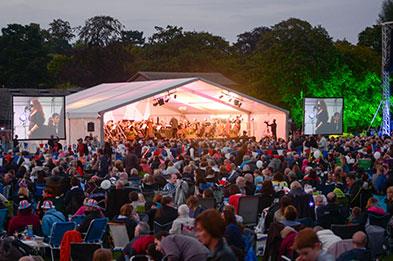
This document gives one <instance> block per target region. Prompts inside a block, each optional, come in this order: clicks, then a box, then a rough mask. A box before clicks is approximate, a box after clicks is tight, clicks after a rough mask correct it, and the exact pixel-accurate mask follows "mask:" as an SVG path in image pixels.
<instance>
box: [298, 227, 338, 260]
mask: <svg viewBox="0 0 393 261" xmlns="http://www.w3.org/2000/svg"><path fill="white" fill-rule="evenodd" d="M293 249H294V250H296V252H297V254H298V255H299V257H298V259H296V260H313V261H318V260H323V261H334V257H333V256H332V255H330V254H328V253H327V252H326V251H325V250H323V249H322V246H321V242H320V240H319V238H318V236H317V233H315V232H314V231H313V229H312V228H305V229H303V230H301V231H300V232H299V233H298V234H297V235H296V237H295V241H294V243H293Z"/></svg>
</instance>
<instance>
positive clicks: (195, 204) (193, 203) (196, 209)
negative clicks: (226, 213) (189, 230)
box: [186, 196, 205, 218]
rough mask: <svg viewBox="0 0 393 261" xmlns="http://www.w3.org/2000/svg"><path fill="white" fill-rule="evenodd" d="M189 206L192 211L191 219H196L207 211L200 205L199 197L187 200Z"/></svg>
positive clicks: (191, 197)
mask: <svg viewBox="0 0 393 261" xmlns="http://www.w3.org/2000/svg"><path fill="white" fill-rule="evenodd" d="M186 204H187V206H188V207H189V209H190V217H191V218H196V217H197V216H198V215H199V214H201V213H202V211H204V210H205V208H203V207H202V206H201V205H200V204H199V199H198V197H197V196H190V197H189V198H188V199H187V202H186Z"/></svg>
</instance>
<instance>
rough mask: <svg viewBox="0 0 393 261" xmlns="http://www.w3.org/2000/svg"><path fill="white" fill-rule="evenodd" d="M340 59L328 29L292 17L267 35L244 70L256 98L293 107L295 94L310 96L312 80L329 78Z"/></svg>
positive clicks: (296, 95) (273, 28)
mask: <svg viewBox="0 0 393 261" xmlns="http://www.w3.org/2000/svg"><path fill="white" fill-rule="evenodd" d="M337 59H338V55H337V50H336V48H335V46H334V44H333V42H332V39H331V38H330V36H329V35H328V33H327V31H326V30H325V29H324V28H322V27H320V26H317V27H313V26H311V25H310V24H309V23H308V22H306V21H302V20H299V19H295V18H291V19H288V20H286V21H282V22H280V23H278V24H276V25H274V26H273V27H272V28H271V31H270V32H266V33H265V34H264V37H263V38H261V39H260V41H259V42H258V44H257V47H256V50H255V52H254V53H253V54H252V55H251V56H250V57H249V59H248V60H247V62H246V63H245V64H244V66H243V68H242V71H245V72H248V75H249V76H248V77H245V78H247V79H249V85H250V87H251V89H253V90H254V91H253V94H254V95H255V96H256V97H258V98H260V99H264V100H267V101H269V102H271V103H273V104H276V105H280V106H283V107H286V108H289V109H291V108H293V107H292V105H293V97H298V96H299V95H300V94H301V93H302V94H303V95H307V82H308V81H309V80H315V81H320V80H323V79H326V78H327V77H329V75H330V72H331V71H332V69H333V68H334V67H335V66H336V64H337ZM297 123H300V122H299V121H298V122H297Z"/></svg>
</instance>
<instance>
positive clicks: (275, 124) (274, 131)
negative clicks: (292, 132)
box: [265, 119, 277, 140]
mask: <svg viewBox="0 0 393 261" xmlns="http://www.w3.org/2000/svg"><path fill="white" fill-rule="evenodd" d="M265 124H266V125H267V126H268V127H270V130H271V131H272V136H273V138H274V140H277V123H276V119H273V123H271V124H269V122H267V121H265Z"/></svg>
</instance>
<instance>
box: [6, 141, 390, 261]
mask: <svg viewBox="0 0 393 261" xmlns="http://www.w3.org/2000/svg"><path fill="white" fill-rule="evenodd" d="M48 144H49V145H48V146H47V147H45V146H44V147H42V148H41V147H40V148H38V149H37V151H36V152H35V153H34V154H31V153H28V152H27V151H23V150H21V149H20V148H19V146H18V142H14V146H15V148H14V150H13V151H9V152H4V153H3V155H2V166H1V168H0V175H1V179H0V208H7V209H8V218H7V220H6V223H5V225H4V230H5V231H6V234H7V236H15V237H19V236H20V235H21V234H22V235H23V234H24V233H25V232H26V230H29V228H32V229H33V232H34V234H35V235H41V236H43V237H44V238H45V240H48V238H49V237H50V234H51V228H52V226H53V224H54V223H56V222H64V221H69V220H74V218H75V217H80V216H83V217H84V218H83V221H82V222H80V223H79V224H78V226H77V227H76V230H75V231H73V233H78V234H79V237H81V238H83V235H84V233H86V232H87V231H88V229H89V225H90V224H91V222H92V221H93V220H95V219H97V218H102V217H107V218H108V220H110V222H114V223H120V224H125V226H126V228H127V234H128V237H129V243H127V245H125V246H124V249H123V250H122V251H121V253H120V254H117V255H116V258H117V259H118V260H128V259H127V258H130V257H133V256H137V255H148V256H149V257H150V258H151V259H153V260H161V259H162V258H164V257H165V258H167V260H227V261H229V260H241V259H246V260H255V259H253V258H255V256H256V254H259V253H260V252H262V253H263V255H264V257H265V258H266V260H295V259H296V260H311V261H312V260H319V261H321V260H373V259H376V258H378V257H380V256H382V255H386V254H390V251H391V248H392V247H391V245H392V241H393V240H391V239H390V235H391V230H390V226H392V225H393V224H391V223H392V222H391V221H390V217H391V216H392V215H393V173H392V168H393V140H392V139H391V138H390V137H388V136H386V137H374V136H365V137H348V138H345V137H336V138H334V137H331V138H328V137H324V136H302V135H297V134H295V136H293V137H291V138H290V139H289V140H288V141H285V140H282V139H278V140H277V141H276V140H274V139H272V138H265V139H262V140H261V141H256V140H255V139H252V138H243V139H236V140H232V139H227V140H223V139H221V140H213V139H199V140H188V139H180V138H173V139H149V138H143V139H142V138H140V139H135V140H134V141H132V142H126V143H123V142H122V141H120V142H118V143H116V144H110V143H108V142H106V143H105V144H104V145H103V146H102V147H101V146H100V145H99V143H97V142H95V141H94V140H93V139H92V138H91V137H89V136H87V137H85V139H80V140H78V144H77V145H75V146H68V147H67V150H63V149H62V148H63V146H61V144H60V143H59V141H58V140H50V141H49V142H48ZM242 197H257V198H258V209H255V211H256V212H257V216H258V220H256V223H257V226H255V224H252V225H250V224H247V223H246V222H244V219H245V218H246V217H245V216H244V213H242V212H241V208H240V207H239V206H240V204H241V200H240V199H241V198H242ZM206 199H212V201H213V202H214V203H213V206H212V207H207V206H206V204H202V202H206ZM340 226H341V228H343V227H344V231H340V230H339V229H337V228H340ZM349 228H351V229H355V228H356V229H355V230H353V232H351V233H349V235H348V231H347V229H349ZM344 232H347V233H346V234H347V235H345V233H344ZM381 233H382V234H381ZM260 234H266V235H267V240H266V242H265V246H264V247H263V249H262V248H259V244H258V239H259V237H258V235H260ZM371 235H372V239H373V240H370V239H371V238H370V237H371ZM392 239H393V238H392ZM348 240H349V244H348ZM111 242H112V241H111V240H110V234H109V233H107V234H105V235H104V239H103V246H104V248H109V249H110V248H111V246H112V245H111ZM62 244H63V242H62ZM344 246H345V247H344ZM382 246H385V247H382ZM64 249H67V248H65V247H62V249H61V250H60V252H62V251H63V250H64ZM0 250H1V245H0ZM60 256H61V258H65V259H61V260H69V252H68V256H67V253H65V254H64V253H60ZM64 256H65V257H64ZM95 256H100V258H102V259H98V257H97V259H96V260H112V258H114V256H112V253H111V252H108V251H106V250H105V249H100V250H99V251H98V252H97V253H95ZM105 256H106V258H107V259H105ZM67 258H68V259H67Z"/></svg>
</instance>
